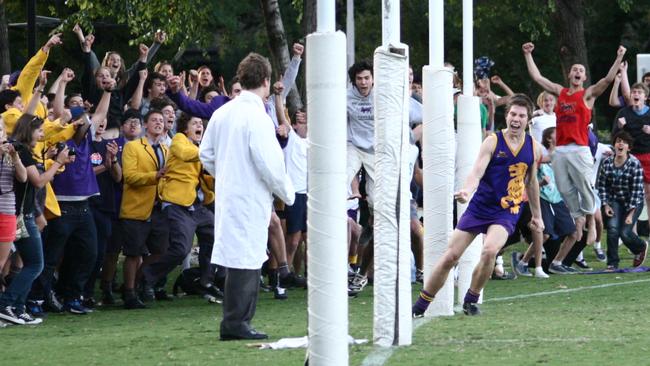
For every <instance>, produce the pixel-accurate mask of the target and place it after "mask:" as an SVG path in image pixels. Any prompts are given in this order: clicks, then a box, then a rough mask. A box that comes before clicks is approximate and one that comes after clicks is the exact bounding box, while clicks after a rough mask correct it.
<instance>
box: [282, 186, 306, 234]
mask: <svg viewBox="0 0 650 366" xmlns="http://www.w3.org/2000/svg"><path fill="white" fill-rule="evenodd" d="M284 212H285V214H286V217H287V234H294V233H297V232H302V233H306V232H307V194H305V193H296V200H295V201H294V202H293V206H285V207H284Z"/></svg>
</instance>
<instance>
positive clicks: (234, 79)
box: [228, 76, 239, 94]
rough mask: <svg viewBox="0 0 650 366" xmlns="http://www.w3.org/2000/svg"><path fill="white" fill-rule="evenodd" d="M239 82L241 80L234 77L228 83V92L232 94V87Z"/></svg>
mask: <svg viewBox="0 0 650 366" xmlns="http://www.w3.org/2000/svg"><path fill="white" fill-rule="evenodd" d="M238 82H239V78H238V77H237V76H234V77H233V78H232V79H230V82H228V92H229V93H231V94H232V86H233V85H235V83H238Z"/></svg>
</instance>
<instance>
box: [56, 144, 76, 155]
mask: <svg viewBox="0 0 650 366" xmlns="http://www.w3.org/2000/svg"><path fill="white" fill-rule="evenodd" d="M66 146H67V145H66V144H65V142H57V143H56V145H54V147H55V148H56V154H57V155H58V154H59V153H60V152H61V151H63V149H65V148H66ZM74 155H77V151H76V150H75V149H74V147H72V146H68V156H74Z"/></svg>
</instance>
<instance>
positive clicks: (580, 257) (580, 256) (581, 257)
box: [576, 252, 585, 262]
mask: <svg viewBox="0 0 650 366" xmlns="http://www.w3.org/2000/svg"><path fill="white" fill-rule="evenodd" d="M583 260H585V257H584V256H583V255H582V252H580V254H578V258H576V261H577V262H582V261H583Z"/></svg>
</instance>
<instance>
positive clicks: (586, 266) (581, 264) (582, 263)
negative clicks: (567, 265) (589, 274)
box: [573, 259, 591, 271]
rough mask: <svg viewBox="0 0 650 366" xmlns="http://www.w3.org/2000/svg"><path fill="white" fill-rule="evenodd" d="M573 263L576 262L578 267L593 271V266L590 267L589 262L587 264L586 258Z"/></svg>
mask: <svg viewBox="0 0 650 366" xmlns="http://www.w3.org/2000/svg"><path fill="white" fill-rule="evenodd" d="M573 263H575V265H576V266H578V267H580V268H581V269H584V270H587V271H591V267H589V264H587V261H586V260H584V259H583V260H581V261H575V262H573Z"/></svg>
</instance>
